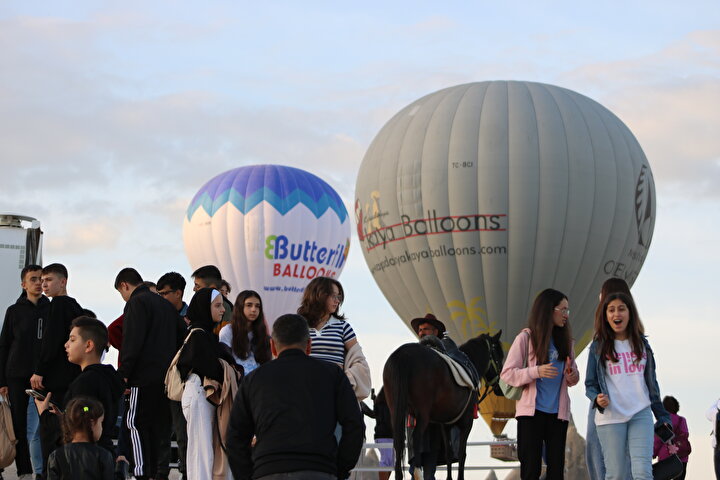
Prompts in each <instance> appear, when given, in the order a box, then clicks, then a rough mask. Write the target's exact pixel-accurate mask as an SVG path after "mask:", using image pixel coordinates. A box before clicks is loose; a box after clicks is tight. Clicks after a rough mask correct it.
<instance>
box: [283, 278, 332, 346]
mask: <svg viewBox="0 0 720 480" xmlns="http://www.w3.org/2000/svg"><path fill="white" fill-rule="evenodd" d="M333 285H335V286H336V287H337V288H338V291H339V292H340V303H339V304H338V308H337V310H335V311H334V312H333V313H332V315H331V316H333V317H335V318H337V319H338V320H345V315H343V314H341V313H340V307H341V306H342V303H343V300H344V299H345V291H344V290H343V287H342V285H341V284H340V282H338V281H337V280H335V279H334V278H329V277H315V278H313V279H312V280H311V281H310V283H308V285H307V287H305V292H303V297H302V301H301V302H300V307H299V308H298V309H297V313H298V314H299V315H302V316H303V317H305V318H306V319H307V322H308V325H309V326H310V327H311V328H315V327H316V326H317V325H318V323H320V318H322V316H323V315H325V314H326V313H327V312H326V311H325V309H326V308H327V307H326V305H327V303H326V301H327V298H328V297H329V296H330V295H332V292H333V289H332V287H333ZM273 338H274V337H273Z"/></svg>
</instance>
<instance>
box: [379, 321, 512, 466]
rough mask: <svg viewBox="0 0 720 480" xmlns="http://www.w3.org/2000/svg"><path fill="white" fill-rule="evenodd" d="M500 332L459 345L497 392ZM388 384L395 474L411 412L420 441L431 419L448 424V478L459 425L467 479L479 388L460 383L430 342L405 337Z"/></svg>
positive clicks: (389, 366) (388, 367) (386, 376)
mask: <svg viewBox="0 0 720 480" xmlns="http://www.w3.org/2000/svg"><path fill="white" fill-rule="evenodd" d="M501 333H502V332H498V333H497V334H496V335H494V336H490V335H488V334H486V333H484V334H481V335H479V336H478V337H476V338H473V339H470V340H469V341H468V342H466V343H464V344H463V345H461V346H460V350H461V351H463V352H464V353H465V354H466V355H467V356H468V357H469V359H470V361H471V362H472V364H473V365H474V366H475V368H476V369H477V372H478V374H479V375H480V377H481V378H484V379H485V383H486V391H487V389H489V388H493V390H494V391H495V393H496V394H498V395H502V391H501V390H500V387H499V385H498V384H497V382H498V379H499V377H500V369H501V366H502V361H503V350H502V346H501V345H500V334H501ZM383 387H384V389H385V398H386V399H387V404H388V407H389V408H390V417H391V419H392V425H393V448H394V450H395V478H396V480H401V479H402V459H403V453H404V449H405V420H406V418H407V415H408V414H409V415H412V416H413V417H414V418H415V422H416V423H415V429H414V431H413V434H412V442H413V445H415V446H420V445H423V436H424V435H425V432H426V430H427V427H428V425H429V424H430V423H431V422H432V423H438V424H442V425H443V432H444V434H443V439H444V441H445V445H446V448H445V451H446V457H447V458H446V461H447V470H448V479H451V478H452V472H451V456H452V455H451V452H452V448H451V447H450V445H449V441H448V439H449V438H450V435H449V431H450V428H451V427H452V426H457V427H459V429H460V443H459V446H460V448H459V458H458V460H459V468H458V479H459V480H463V479H464V476H465V472H464V469H465V458H466V453H465V449H466V446H467V439H468V435H470V429H471V428H472V422H473V411H474V405H475V403H476V402H477V396H478V391H477V390H472V389H470V388H467V387H460V386H459V385H458V384H457V383H455V380H454V379H453V375H452V373H451V371H450V367H448V365H447V363H446V362H445V361H444V360H443V359H442V358H440V356H439V355H438V354H437V353H435V352H432V351H431V350H430V348H429V347H427V346H424V345H421V344H419V343H406V344H405V345H401V346H400V347H398V349H397V350H395V351H394V352H393V353H392V354H390V357H388V360H387V362H385V368H384V369H383ZM473 400H475V401H473ZM416 448H417V447H416ZM420 457H421V455H418V454H416V455H414V457H413V458H412V459H410V462H411V466H412V467H414V468H416V469H418V468H421V467H422V462H421V459H420Z"/></svg>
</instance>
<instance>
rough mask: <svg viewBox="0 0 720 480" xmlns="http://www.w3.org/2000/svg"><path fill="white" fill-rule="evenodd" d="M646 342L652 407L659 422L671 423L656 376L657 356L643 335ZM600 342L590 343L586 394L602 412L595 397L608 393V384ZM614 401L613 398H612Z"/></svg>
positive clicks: (646, 370)
mask: <svg viewBox="0 0 720 480" xmlns="http://www.w3.org/2000/svg"><path fill="white" fill-rule="evenodd" d="M643 343H644V344H645V352H646V353H647V364H646V365H645V372H644V375H645V384H646V385H647V389H648V393H649V394H650V408H651V409H652V411H653V414H654V415H655V418H656V419H657V421H658V422H661V423H667V424H671V423H670V414H669V413H668V412H667V410H665V407H663V404H662V400H661V398H660V387H659V386H658V382H657V377H656V376H655V356H654V355H653V352H652V349H651V348H650V344H649V343H648V341H647V339H646V338H645V337H643ZM599 347H600V343H599V342H598V341H597V340H593V342H592V344H590V351H589V352H588V363H587V371H586V372H585V396H586V397H588V398H589V399H590V401H591V402H593V408H597V409H598V411H599V412H600V413H603V412H604V411H605V409H604V408H602V407H601V406H600V405H598V404H597V402H596V401H595V399H596V398H597V396H598V395H599V394H601V393H604V394H605V395H608V396H609V394H608V388H607V384H606V383H605V362H603V361H601V360H600V354H599ZM610 401H612V399H610Z"/></svg>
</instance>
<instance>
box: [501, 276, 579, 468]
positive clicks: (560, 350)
mask: <svg viewBox="0 0 720 480" xmlns="http://www.w3.org/2000/svg"><path fill="white" fill-rule="evenodd" d="M569 315H570V309H569V308H568V299H567V297H566V296H565V295H564V294H563V293H561V292H558V291H557V290H553V289H551V288H548V289H546V290H543V291H542V292H540V294H539V295H538V296H537V298H535V302H534V303H533V306H532V310H531V311H530V318H529V320H528V328H525V329H523V331H522V332H520V334H518V336H517V337H515V341H514V342H513V344H512V346H511V347H510V351H509V352H508V356H507V360H505V365H504V366H503V371H502V373H501V374H500V377H501V378H502V379H503V380H504V381H505V383H507V384H508V385H512V386H515V387H524V388H523V394H522V397H521V398H520V400H518V402H517V404H516V405H515V418H516V419H517V435H518V457H519V459H520V478H521V479H522V480H537V479H539V478H540V472H541V466H542V453H543V446H544V447H545V463H546V464H547V476H546V478H547V480H555V479H562V478H563V472H564V469H565V435H566V433H567V427H568V420H569V418H570V397H569V396H568V391H567V388H568V386H573V385H575V384H576V383H578V381H579V380H580V375H579V373H578V369H577V365H576V364H575V356H574V354H573V341H572V337H571V334H570V326H569V324H568V316H569ZM526 352H527V362H525V363H526V364H527V366H526V367H525V368H523V363H524V362H523V360H524V359H525V355H526Z"/></svg>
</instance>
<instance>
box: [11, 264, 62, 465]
mask: <svg viewBox="0 0 720 480" xmlns="http://www.w3.org/2000/svg"><path fill="white" fill-rule="evenodd" d="M20 280H21V286H22V289H23V291H24V294H23V295H21V296H20V298H18V300H17V302H16V303H15V305H11V306H10V307H8V309H7V312H6V313H5V323H3V327H2V334H0V394H2V395H5V396H6V397H8V398H9V399H10V409H11V412H12V423H13V429H14V430H15V437H16V438H17V441H18V443H17V445H16V446H15V467H16V468H17V474H18V476H20V475H26V474H31V473H32V472H33V468H32V465H31V464H30V453H29V444H28V438H27V435H26V431H27V414H28V396H27V394H26V393H25V390H26V389H28V388H30V377H31V376H32V374H33V366H34V364H35V359H36V358H37V357H39V356H40V345H41V342H42V332H43V320H44V319H45V318H47V311H48V306H49V304H50V301H49V300H48V299H47V297H46V296H44V295H43V294H42V267H41V266H40V265H28V266H27V267H25V268H23V270H22V272H20ZM31 413H32V412H31ZM40 467H41V466H40V465H38V466H37V468H38V470H37V473H40V470H41V468H40Z"/></svg>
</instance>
